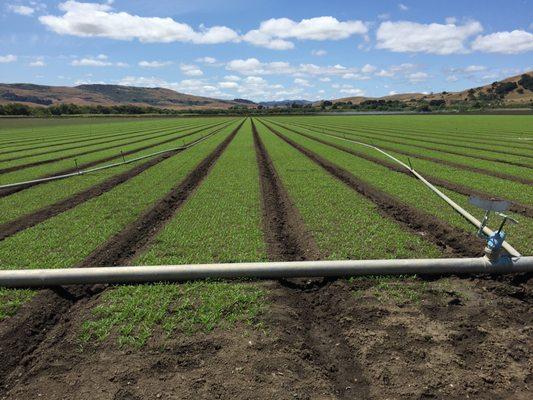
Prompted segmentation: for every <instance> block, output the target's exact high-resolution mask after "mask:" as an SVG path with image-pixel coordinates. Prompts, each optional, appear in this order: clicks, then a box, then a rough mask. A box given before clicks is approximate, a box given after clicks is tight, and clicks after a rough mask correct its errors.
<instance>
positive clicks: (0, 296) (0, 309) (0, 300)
mask: <svg viewBox="0 0 533 400" xmlns="http://www.w3.org/2000/svg"><path fill="white" fill-rule="evenodd" d="M34 295H35V292H34V291H32V290H27V289H17V290H13V289H5V288H2V287H0V321H2V320H4V319H5V318H8V317H11V316H13V315H15V314H16V313H17V311H18V309H19V308H20V306H22V305H23V304H24V303H25V302H26V301H28V300H30V299H31V298H32V297H33V296H34Z"/></svg>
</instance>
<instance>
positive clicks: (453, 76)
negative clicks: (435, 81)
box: [446, 75, 459, 82]
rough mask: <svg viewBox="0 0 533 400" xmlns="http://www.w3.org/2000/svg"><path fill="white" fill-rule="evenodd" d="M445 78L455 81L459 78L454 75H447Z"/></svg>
mask: <svg viewBox="0 0 533 400" xmlns="http://www.w3.org/2000/svg"><path fill="white" fill-rule="evenodd" d="M446 80H447V81H448V82H457V81H458V80H459V78H458V77H457V76H456V75H449V76H448V77H447V78H446Z"/></svg>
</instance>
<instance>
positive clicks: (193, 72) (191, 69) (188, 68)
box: [180, 64, 204, 76]
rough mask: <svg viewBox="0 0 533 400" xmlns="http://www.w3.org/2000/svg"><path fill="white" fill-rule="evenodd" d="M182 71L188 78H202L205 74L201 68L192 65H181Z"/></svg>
mask: <svg viewBox="0 0 533 400" xmlns="http://www.w3.org/2000/svg"><path fill="white" fill-rule="evenodd" d="M180 69H181V72H183V74H184V75H187V76H202V75H203V74H204V72H203V71H202V70H201V69H200V68H198V67H197V66H196V65H192V64H181V65H180Z"/></svg>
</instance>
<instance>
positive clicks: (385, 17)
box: [378, 13, 390, 20]
mask: <svg viewBox="0 0 533 400" xmlns="http://www.w3.org/2000/svg"><path fill="white" fill-rule="evenodd" d="M378 19H381V20H385V19H390V14H389V13H383V14H378Z"/></svg>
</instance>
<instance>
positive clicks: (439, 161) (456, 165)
mask: <svg viewBox="0 0 533 400" xmlns="http://www.w3.org/2000/svg"><path fill="white" fill-rule="evenodd" d="M277 125H279V126H283V128H285V129H287V130H290V131H291V132H295V133H300V134H303V133H302V132H298V131H296V130H294V129H292V128H289V127H287V126H286V125H281V124H277ZM308 137H310V136H309V135H308ZM378 147H379V148H381V149H383V150H389V151H394V152H396V153H400V154H403V155H406V156H408V157H413V158H414V159H416V158H419V159H421V160H426V161H431V162H434V163H437V164H443V165H448V166H450V167H453V168H458V169H463V170H465V171H471V172H476V173H478V174H482V175H488V176H493V177H495V178H500V179H505V180H509V181H513V182H518V183H523V184H524V185H533V179H529V178H527V177H524V176H516V175H511V174H506V173H504V172H497V171H490V170H487V169H483V168H478V167H473V166H471V165H464V164H460V163H456V162H454V161H449V160H442V159H440V158H435V157H429V156H425V155H423V154H417V153H411V152H408V151H405V150H399V149H395V148H394V147H389V146H382V145H379V146H378Z"/></svg>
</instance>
